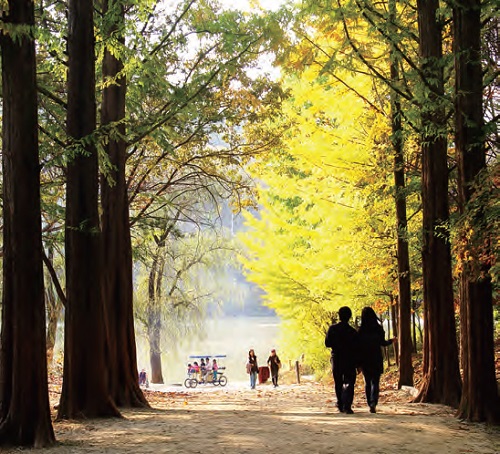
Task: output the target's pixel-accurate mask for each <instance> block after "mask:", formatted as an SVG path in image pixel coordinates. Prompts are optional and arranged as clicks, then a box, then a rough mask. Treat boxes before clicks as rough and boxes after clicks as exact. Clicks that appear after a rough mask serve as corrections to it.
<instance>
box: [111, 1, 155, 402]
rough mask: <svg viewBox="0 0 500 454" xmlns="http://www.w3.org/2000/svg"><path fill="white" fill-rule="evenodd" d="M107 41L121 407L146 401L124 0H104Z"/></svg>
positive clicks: (114, 373)
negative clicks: (130, 183)
mask: <svg viewBox="0 0 500 454" xmlns="http://www.w3.org/2000/svg"><path fill="white" fill-rule="evenodd" d="M103 15H104V19H105V20H104V21H103V30H102V34H103V35H104V38H105V40H106V44H107V45H106V47H105V50H104V58H103V63H102V73H103V79H104V80H103V82H104V89H103V92H102V112H101V125H102V127H103V128H104V129H105V130H106V129H107V133H108V138H107V140H106V141H105V144H104V149H105V151H106V153H107V156H108V159H109V166H108V167H107V171H106V173H105V174H104V175H103V176H102V177H101V204H102V241H103V252H104V254H103V255H104V262H103V273H104V279H103V285H104V292H103V295H104V308H105V311H106V320H107V330H106V333H107V363H108V367H109V385H108V386H109V390H110V393H111V397H112V398H113V400H114V401H115V403H116V404H117V405H118V406H134V407H135V406H146V405H147V401H146V399H145V397H144V395H143V393H142V391H141V390H140V388H139V382H138V380H137V356H136V345H135V331H134V311H133V283H132V243H131V239H130V221H129V204H128V195H127V182H126V176H125V164H126V160H127V142H126V137H125V134H126V131H125V98H126V76H125V74H124V64H123V61H122V58H123V57H122V54H123V47H124V44H125V36H124V32H125V30H124V28H125V6H124V2H123V1H121V0H104V2H103Z"/></svg>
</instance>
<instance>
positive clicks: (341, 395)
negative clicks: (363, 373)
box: [325, 306, 358, 414]
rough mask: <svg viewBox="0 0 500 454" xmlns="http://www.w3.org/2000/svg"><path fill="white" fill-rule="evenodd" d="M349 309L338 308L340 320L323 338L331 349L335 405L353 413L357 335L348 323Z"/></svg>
mask: <svg viewBox="0 0 500 454" xmlns="http://www.w3.org/2000/svg"><path fill="white" fill-rule="evenodd" d="M351 317H352V312H351V309H350V308H349V307H347V306H343V307H341V308H340V309H339V319H340V322H339V323H336V324H335V325H331V326H330V328H329V329H328V333H327V334H326V338H325V345H326V346H327V347H329V348H331V349H332V359H331V361H332V371H333V379H334V381H335V394H336V395H337V407H338V409H339V410H340V411H341V412H345V413H348V414H351V413H353V411H352V408H351V407H352V401H353V399H354V383H355V382H356V365H357V336H358V333H357V332H356V330H355V329H354V328H353V327H352V326H350V325H349V320H350V318H351Z"/></svg>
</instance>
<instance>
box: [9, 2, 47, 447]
mask: <svg viewBox="0 0 500 454" xmlns="http://www.w3.org/2000/svg"><path fill="white" fill-rule="evenodd" d="M8 6H9V9H8V12H5V13H4V15H3V17H2V20H3V21H4V22H5V23H8V24H10V26H11V27H12V32H13V33H16V34H17V33H18V34H19V35H18V36H15V37H14V36H12V35H11V34H9V33H4V34H2V35H1V37H0V49H1V56H2V97H3V103H2V117H3V119H2V120H3V130H2V164H3V221H4V227H3V298H2V331H1V349H0V445H14V446H30V447H45V446H49V445H51V444H53V443H54V442H55V437H54V431H53V428H52V421H51V416H50V407H49V395H48V385H47V357H46V349H45V346H46V337H45V304H44V289H43V264H42V232H41V210H40V164H39V157H38V118H37V89H36V56H35V41H34V38H33V36H32V35H31V30H29V31H27V30H26V26H29V27H33V26H34V3H33V2H32V1H30V0H15V1H14V0H10V1H9V2H8ZM21 26H24V30H22V29H20V27H21ZM20 182H21V183H20Z"/></svg>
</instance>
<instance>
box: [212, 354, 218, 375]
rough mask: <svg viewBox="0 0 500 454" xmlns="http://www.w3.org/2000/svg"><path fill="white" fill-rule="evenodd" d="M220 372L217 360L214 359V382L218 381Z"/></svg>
mask: <svg viewBox="0 0 500 454" xmlns="http://www.w3.org/2000/svg"><path fill="white" fill-rule="evenodd" d="M218 370H219V365H218V364H217V360H216V359H215V358H214V360H213V361H212V372H213V374H214V381H215V380H217V371H218Z"/></svg>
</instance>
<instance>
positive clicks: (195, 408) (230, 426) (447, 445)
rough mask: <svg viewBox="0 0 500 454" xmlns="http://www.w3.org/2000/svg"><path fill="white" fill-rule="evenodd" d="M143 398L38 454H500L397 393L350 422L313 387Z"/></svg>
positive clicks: (441, 411) (70, 428) (64, 428)
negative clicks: (139, 404) (142, 405)
mask: <svg viewBox="0 0 500 454" xmlns="http://www.w3.org/2000/svg"><path fill="white" fill-rule="evenodd" d="M148 398H149V400H150V402H151V405H152V406H153V409H151V410H136V411H125V412H124V416H125V419H123V420H92V421H86V422H83V423H76V422H57V423H55V430H56V436H57V439H58V441H59V444H58V445H57V446H56V447H53V448H50V449H45V450H43V451H41V452H43V453H44V454H45V453H47V454H49V453H50V454H52V453H54V454H55V453H58V454H62V453H72V454H79V453H134V454H142V453H155V454H157V453H204V454H212V453H214V454H215V453H217V454H221V453H235V454H236V453H237V454H240V453H248V454H251V453H255V454H257V453H259V454H261V453H266V454H278V453H279V454H292V453H318V454H320V453H325V454H327V453H328V454H335V453H342V454H343V453H346V452H352V453H370V454H378V453H379V454H382V453H383V454H396V453H397V454H403V453H450V454H459V453H460V454H462V453H475V454H481V453H484V454H498V453H500V430H499V429H498V428H487V427H485V426H484V425H480V424H466V423H463V422H460V421H458V420H457V419H456V418H454V417H453V414H452V412H451V411H450V410H449V409H448V408H445V407H441V406H435V405H424V404H408V403H405V402H406V401H407V400H408V398H407V396H405V395H404V393H402V392H398V391H386V392H384V393H382V395H381V402H380V404H379V409H378V410H379V412H378V413H377V414H370V413H369V412H368V409H367V408H366V406H365V404H364V402H363V401H362V399H361V398H357V402H356V403H355V406H354V411H355V413H354V414H353V415H345V414H339V413H338V412H337V411H336V410H335V409H334V402H333V399H332V392H331V389H330V388H329V387H324V386H320V385H313V384H306V385H301V386H297V385H289V386H282V387H280V388H278V389H277V390H274V389H272V388H271V387H270V386H261V387H260V389H258V390H257V391H251V390H249V389H246V386H245V387H240V388H239V389H235V388H233V389H217V390H214V389H213V388H211V390H210V391H209V390H208V388H207V389H206V390H205V391H203V390H200V389H197V390H194V391H190V392H186V390H184V389H179V390H178V391H177V392H167V393H149V394H148ZM10 452H19V451H10ZM37 452H40V451H37Z"/></svg>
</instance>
